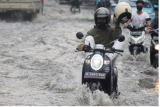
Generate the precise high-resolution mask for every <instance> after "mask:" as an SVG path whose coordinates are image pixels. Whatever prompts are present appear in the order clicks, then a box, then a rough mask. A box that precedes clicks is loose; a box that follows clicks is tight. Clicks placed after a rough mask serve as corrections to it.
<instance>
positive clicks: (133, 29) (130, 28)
mask: <svg viewBox="0 0 160 107" xmlns="http://www.w3.org/2000/svg"><path fill="white" fill-rule="evenodd" d="M145 27H146V25H144V26H142V27H140V28H137V29H135V28H133V27H131V26H130V25H128V26H127V29H129V30H130V31H143V30H144V28H145Z"/></svg>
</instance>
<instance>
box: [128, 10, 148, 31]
mask: <svg viewBox="0 0 160 107" xmlns="http://www.w3.org/2000/svg"><path fill="white" fill-rule="evenodd" d="M146 18H149V15H148V13H146V12H143V13H142V14H141V15H138V14H137V11H136V12H133V13H132V18H131V19H132V25H133V26H135V27H136V28H138V27H139V26H140V24H146V20H145V19H146Z"/></svg>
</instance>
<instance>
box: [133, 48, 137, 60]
mask: <svg viewBox="0 0 160 107" xmlns="http://www.w3.org/2000/svg"><path fill="white" fill-rule="evenodd" d="M133 57H134V60H135V61H136V60H137V50H134V51H133Z"/></svg>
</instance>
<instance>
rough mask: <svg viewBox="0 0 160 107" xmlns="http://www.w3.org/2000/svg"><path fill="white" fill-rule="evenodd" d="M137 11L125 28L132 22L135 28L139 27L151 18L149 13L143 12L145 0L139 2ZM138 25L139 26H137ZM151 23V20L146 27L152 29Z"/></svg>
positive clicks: (138, 0)
mask: <svg viewBox="0 0 160 107" xmlns="http://www.w3.org/2000/svg"><path fill="white" fill-rule="evenodd" d="M136 5H137V11H136V12H133V13H132V18H131V19H130V20H128V22H127V23H126V24H125V26H124V28H127V26H128V25H129V23H130V22H132V25H133V26H135V27H139V25H140V24H143V23H145V19H146V18H149V15H148V13H146V12H143V11H142V9H143V7H144V1H143V0H137V2H136ZM137 25H138V26H137ZM150 25H151V23H150V20H149V21H146V26H147V27H150ZM150 30H151V29H148V30H146V31H145V33H149V32H150Z"/></svg>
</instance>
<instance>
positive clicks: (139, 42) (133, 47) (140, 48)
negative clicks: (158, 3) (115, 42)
mask: <svg viewBox="0 0 160 107" xmlns="http://www.w3.org/2000/svg"><path fill="white" fill-rule="evenodd" d="M148 20H150V18H147V19H146V21H148ZM145 27H146V25H144V24H142V25H141V24H140V26H139V27H138V28H136V27H135V26H132V25H128V27H127V28H128V29H129V30H130V36H129V39H128V42H129V47H128V48H129V51H130V54H131V55H133V56H134V58H135V59H137V55H139V54H140V53H141V52H143V53H146V52H147V51H148V48H145V42H144V41H145V32H144V29H145Z"/></svg>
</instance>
